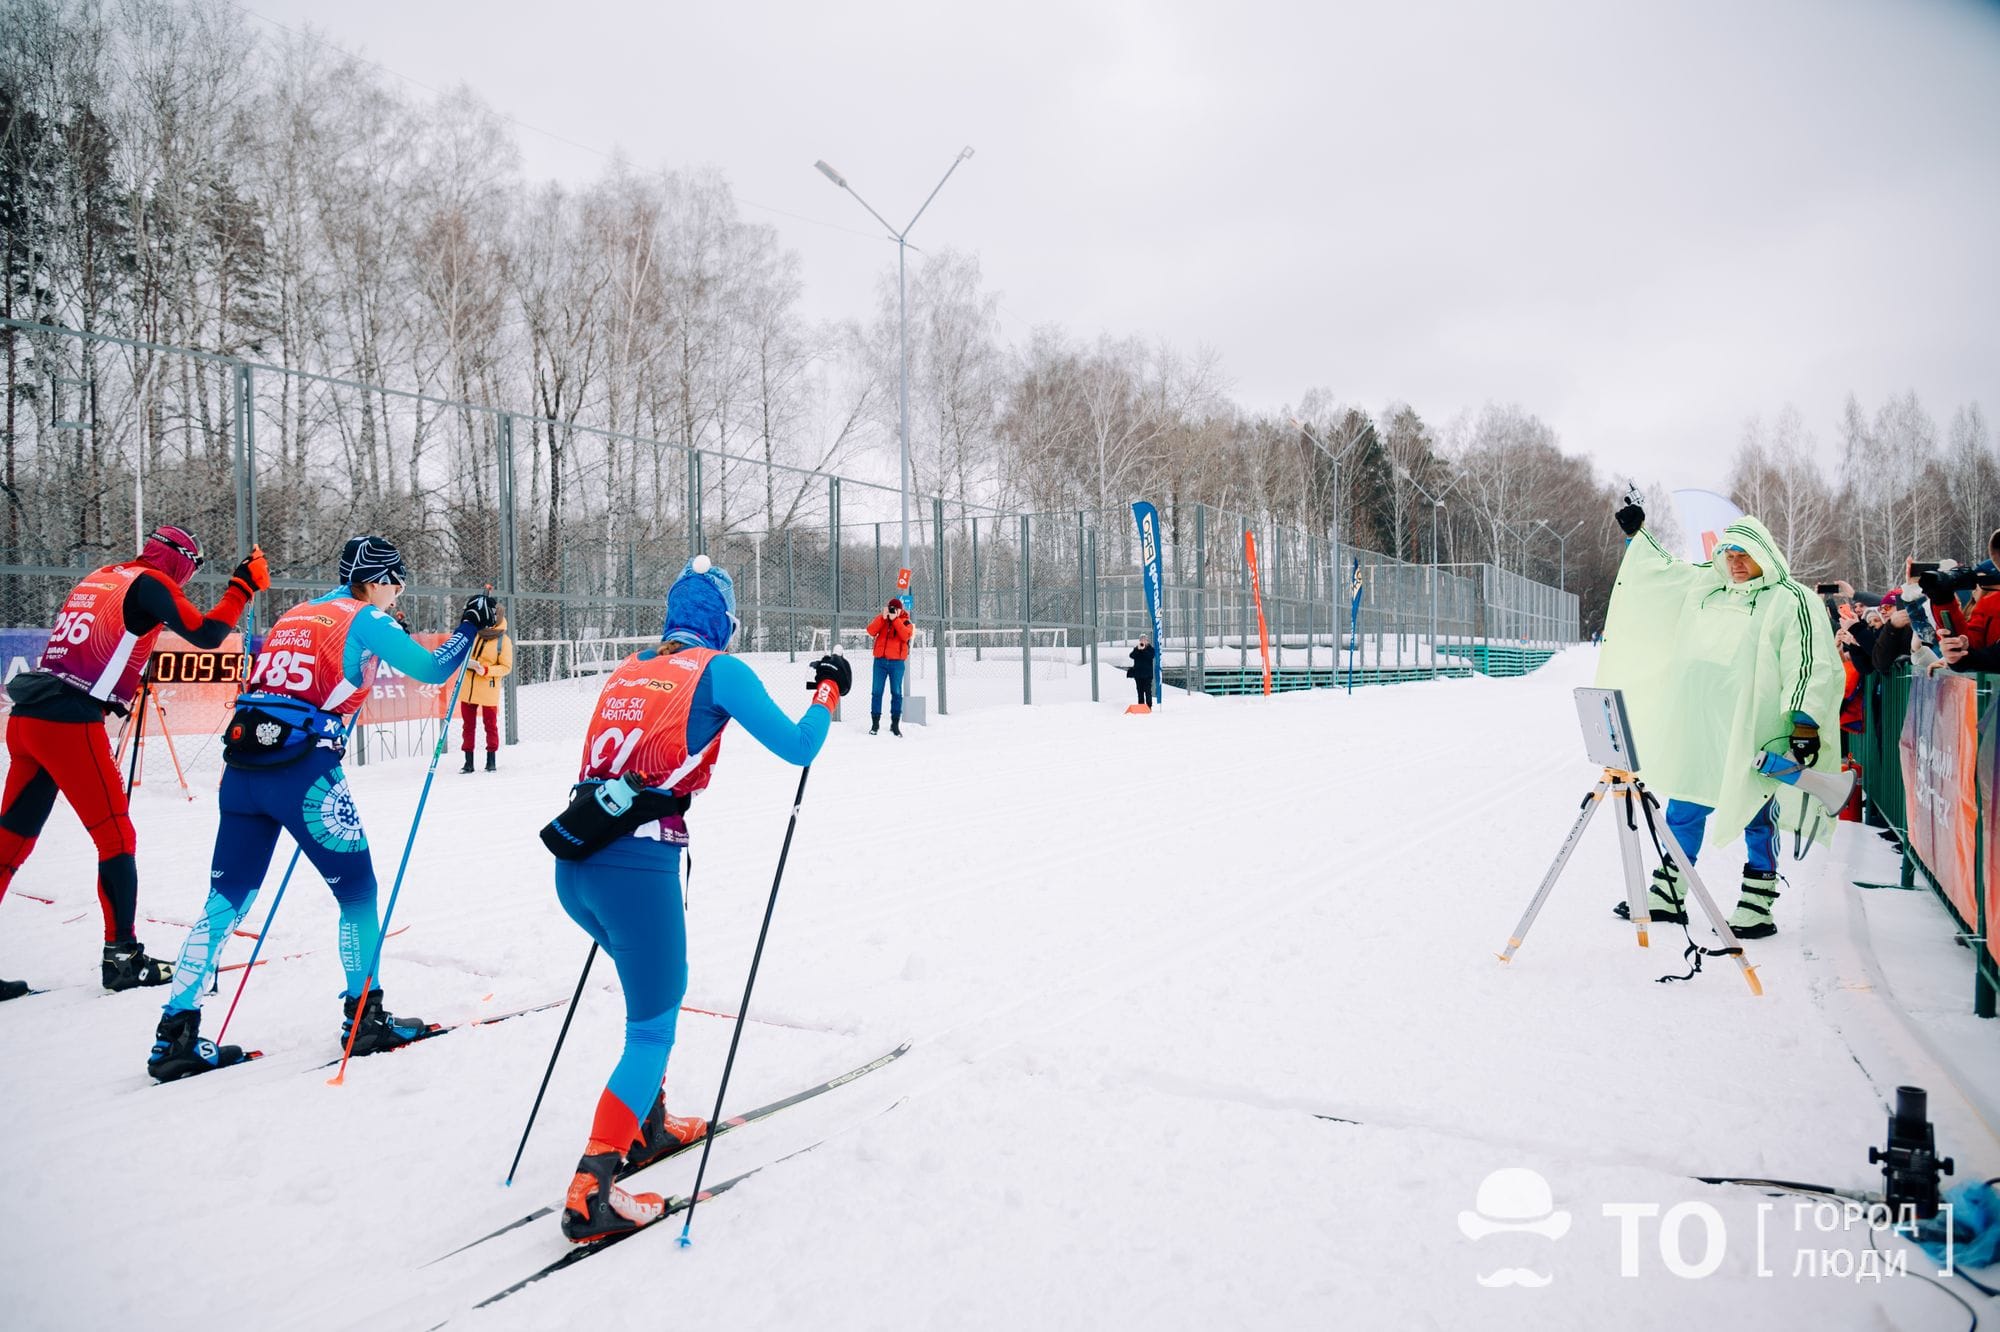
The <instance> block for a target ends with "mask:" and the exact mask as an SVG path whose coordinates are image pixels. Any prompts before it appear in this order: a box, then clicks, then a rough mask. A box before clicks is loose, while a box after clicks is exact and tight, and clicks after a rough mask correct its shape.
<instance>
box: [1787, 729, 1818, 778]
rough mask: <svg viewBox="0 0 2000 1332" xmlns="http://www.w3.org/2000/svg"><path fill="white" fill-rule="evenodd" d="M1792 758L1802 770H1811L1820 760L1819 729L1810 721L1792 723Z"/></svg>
mask: <svg viewBox="0 0 2000 1332" xmlns="http://www.w3.org/2000/svg"><path fill="white" fill-rule="evenodd" d="M1791 747H1792V758H1793V759H1795V760H1797V762H1798V765H1799V766H1800V767H1802V768H1810V767H1811V766H1812V765H1813V764H1814V763H1815V762H1816V761H1817V760H1818V759H1819V727H1817V726H1815V725H1813V723H1811V722H1809V721H1800V722H1794V723H1792V746H1791Z"/></svg>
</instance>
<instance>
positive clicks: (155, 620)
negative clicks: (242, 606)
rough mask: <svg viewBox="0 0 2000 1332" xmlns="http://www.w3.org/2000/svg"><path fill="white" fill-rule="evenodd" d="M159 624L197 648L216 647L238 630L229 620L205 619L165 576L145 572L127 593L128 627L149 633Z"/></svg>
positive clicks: (139, 632)
mask: <svg viewBox="0 0 2000 1332" xmlns="http://www.w3.org/2000/svg"><path fill="white" fill-rule="evenodd" d="M160 625H165V626H166V627H167V628H169V629H171V630H173V631H174V632H175V633H177V634H179V635H180V636H181V637H182V638H185V639H186V640H187V641H188V642H190V643H192V644H194V645H195V646H196V647H198V648H217V647H221V646H222V641H223V640H224V639H226V638H228V637H229V635H230V634H232V633H234V632H235V631H236V626H235V625H233V624H231V623H230V622H229V621H227V620H205V619H203V618H202V615H201V612H200V611H199V610H197V609H196V608H195V606H194V604H193V603H192V602H190V601H189V600H188V599H187V598H186V597H184V596H182V595H181V594H180V591H179V590H178V589H176V588H173V587H170V586H168V585H167V581H166V579H164V578H159V577H155V576H153V575H146V576H144V577H141V578H140V579H139V580H138V581H137V582H135V583H133V584H132V587H131V590H130V591H128V592H126V594H125V627H126V628H127V629H129V630H131V631H132V632H133V633H135V634H144V633H149V632H151V631H152V630H153V629H155V628H157V627H158V626H160Z"/></svg>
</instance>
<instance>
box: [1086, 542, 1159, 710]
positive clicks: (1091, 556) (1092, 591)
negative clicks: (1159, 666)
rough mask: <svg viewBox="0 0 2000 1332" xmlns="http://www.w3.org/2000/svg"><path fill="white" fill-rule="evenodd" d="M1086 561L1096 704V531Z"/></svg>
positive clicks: (1092, 688)
mask: <svg viewBox="0 0 2000 1332" xmlns="http://www.w3.org/2000/svg"><path fill="white" fill-rule="evenodd" d="M1084 560H1085V564H1086V573H1087V575H1088V581H1087V582H1086V583H1085V584H1084V586H1085V587H1087V588H1088V589H1089V596H1090V701H1091V702H1093V703H1096V702H1098V701H1099V700H1098V697H1097V639H1098V633H1097V594H1098V587H1097V533H1096V532H1095V531H1092V532H1090V533H1089V534H1088V536H1087V539H1086V542H1085V551H1084ZM1153 647H1154V650H1155V651H1159V650H1160V649H1161V648H1162V647H1163V645H1162V644H1158V643H1156V644H1154V645H1153Z"/></svg>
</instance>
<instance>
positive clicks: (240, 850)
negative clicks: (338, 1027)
mask: <svg viewBox="0 0 2000 1332" xmlns="http://www.w3.org/2000/svg"><path fill="white" fill-rule="evenodd" d="M216 803H217V804H218V805H219V806H220V807H221V810H222V820H221V822H220V824H219V825H218V826H217V827H216V830H215V852H214V855H213V856H212V857H211V859H210V861H209V870H208V901H207V903H206V904H205V905H204V906H203V908H202V918H201V919H200V920H198V921H196V922H195V926H194V929H192V930H190V931H189V932H188V937H187V941H186V942H185V943H183V944H182V945H181V956H180V961H179V963H177V964H176V965H175V967H174V978H173V981H172V985H173V989H172V991H171V993H170V994H169V996H168V998H167V1004H166V1010H167V1012H169V1013H173V1012H184V1011H186V1010H187V1009H190V1008H199V1007H201V996H202V991H203V990H205V989H206V988H208V981H209V978H210V977H211V976H213V975H214V974H215V965H216V960H217V958H218V957H219V956H220V954H221V952H222V945H223V944H224V942H226V941H227V940H228V938H229V932H230V931H231V930H232V929H234V928H236V925H237V923H238V922H239V921H241V920H242V919H243V916H244V913H246V912H247V911H249V909H250V902H251V899H252V898H254V897H256V895H257V889H258V887H259V886H260V885H262V884H263V882H264V876H265V874H266V873H267V872H268V871H269V870H270V868H271V855H272V853H273V852H274V851H276V850H277V847H278V834H279V833H281V832H285V833H290V834H291V835H292V839H293V840H294V841H296V842H297V843H298V844H299V847H300V849H301V850H302V851H303V852H304V853H305V858H306V859H307V860H309V861H311V862H312V867H313V868H314V869H316V870H318V871H319V873H320V876H321V877H322V878H324V879H325V880H326V884H327V887H329V888H331V889H333V896H334V900H335V901H337V902H339V903H340V965H341V967H342V969H344V970H345V971H346V973H347V993H348V994H350V995H359V994H361V993H362V992H363V990H364V988H365V987H366V985H367V982H368V963H369V961H370V959H372V958H373V957H374V956H375V948H376V944H377V942H378V941H379V940H380V938H381V922H380V918H379V917H378V915H377V913H376V909H375V893H376V887H375V862H374V861H373V859H371V858H370V856H369V854H368V834H367V833H366V832H365V831H363V830H362V827H361V812H360V811H359V810H358V809H356V808H355V805H354V795H353V793H352V792H351V791H349V790H348V787H347V774H346V772H344V771H343V770H342V769H341V766H340V756H339V755H337V754H335V753H333V752H332V751H331V750H316V751H313V752H310V753H308V754H307V755H306V756H305V757H304V758H302V759H300V760H299V761H298V762H296V763H292V764H288V765H286V766H285V767H282V768H228V769H226V770H225V771H224V772H223V774H222V790H221V792H220V794H219V795H218V796H217V799H216ZM375 980H376V985H377V986H378V987H379V986H380V984H381V977H380V976H377V977H376V978H375Z"/></svg>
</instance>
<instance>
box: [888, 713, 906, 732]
mask: <svg viewBox="0 0 2000 1332" xmlns="http://www.w3.org/2000/svg"><path fill="white" fill-rule="evenodd" d="M902 733H903V719H902V718H901V717H891V718H889V734H890V735H896V736H900V735H901V734H902Z"/></svg>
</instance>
